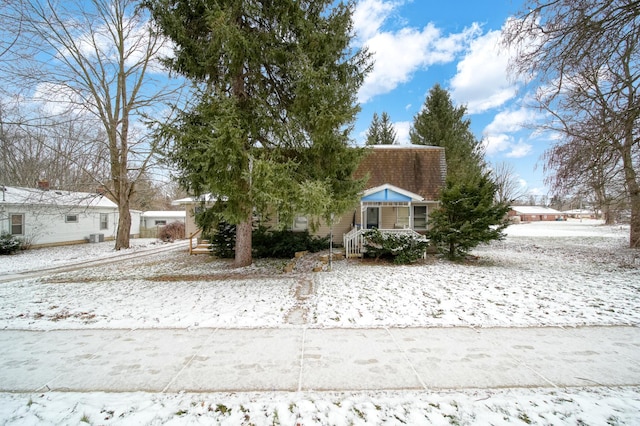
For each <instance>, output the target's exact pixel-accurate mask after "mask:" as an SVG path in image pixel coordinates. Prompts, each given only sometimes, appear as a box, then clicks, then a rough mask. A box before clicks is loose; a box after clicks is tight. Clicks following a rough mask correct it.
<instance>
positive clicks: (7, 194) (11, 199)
mask: <svg viewBox="0 0 640 426" xmlns="http://www.w3.org/2000/svg"><path fill="white" fill-rule="evenodd" d="M0 188H2V192H3V194H2V198H0V204H5V205H9V204H14V205H37V206H82V207H107V208H117V207H118V205H117V204H116V203H114V202H113V201H111V200H110V199H108V198H107V197H105V196H104V195H101V194H98V193H90V192H74V191H61V190H57V189H50V190H42V189H35V188H18V187H12V186H2V187H0Z"/></svg>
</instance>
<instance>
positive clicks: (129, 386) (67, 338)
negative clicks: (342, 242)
mask: <svg viewBox="0 0 640 426" xmlns="http://www.w3.org/2000/svg"><path fill="white" fill-rule="evenodd" d="M593 385H605V386H622V385H640V328H638V327H584V328H571V329H563V328H486V329H470V328H399V329H308V328H282V329H193V330H185V329H144V330H56V331H24V330H2V331H0V391H19V392H43V391H47V390H51V391H79V392H93V391H107V392H129V391H147V392H178V391H198V392H200V391H203V392H215V391H272V390H278V391H307V390H376V389H379V390H384V389H460V388H498V387H523V386H534V387H564V386H593Z"/></svg>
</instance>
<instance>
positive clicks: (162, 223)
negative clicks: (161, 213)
mask: <svg viewBox="0 0 640 426" xmlns="http://www.w3.org/2000/svg"><path fill="white" fill-rule="evenodd" d="M154 223H155V224H156V226H165V225H166V224H167V221H166V220H156V221H155V222H154Z"/></svg>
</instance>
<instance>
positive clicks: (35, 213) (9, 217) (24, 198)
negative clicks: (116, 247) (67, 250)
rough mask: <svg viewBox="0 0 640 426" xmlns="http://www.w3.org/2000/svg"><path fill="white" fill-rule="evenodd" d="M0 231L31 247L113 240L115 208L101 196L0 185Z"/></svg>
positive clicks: (116, 215)
mask: <svg viewBox="0 0 640 426" xmlns="http://www.w3.org/2000/svg"><path fill="white" fill-rule="evenodd" d="M0 191H1V192H2V194H1V198H0V232H1V233H9V234H12V235H15V236H17V237H19V238H21V239H23V240H24V241H25V242H26V243H28V244H30V245H31V246H32V247H33V246H35V247H38V246H40V247H42V246H52V245H62V244H76V243H82V242H86V241H96V242H97V241H101V240H105V239H107V240H108V239H113V238H115V235H116V230H117V227H118V206H117V205H116V204H115V203H114V202H113V201H111V200H109V199H108V198H107V197H105V196H104V195H101V194H99V193H88V192H70V191H61V190H56V189H48V185H41V186H40V189H36V188H17V187H10V186H0Z"/></svg>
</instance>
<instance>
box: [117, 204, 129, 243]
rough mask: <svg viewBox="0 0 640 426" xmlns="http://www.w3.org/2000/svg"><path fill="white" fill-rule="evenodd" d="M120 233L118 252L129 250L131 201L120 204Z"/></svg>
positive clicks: (118, 235)
mask: <svg viewBox="0 0 640 426" xmlns="http://www.w3.org/2000/svg"><path fill="white" fill-rule="evenodd" d="M118 214H119V218H118V231H117V233H116V247H115V249H116V250H120V249H128V248H129V236H130V234H131V212H130V211H129V200H128V199H127V200H126V201H122V200H121V201H120V202H119V203H118Z"/></svg>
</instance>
